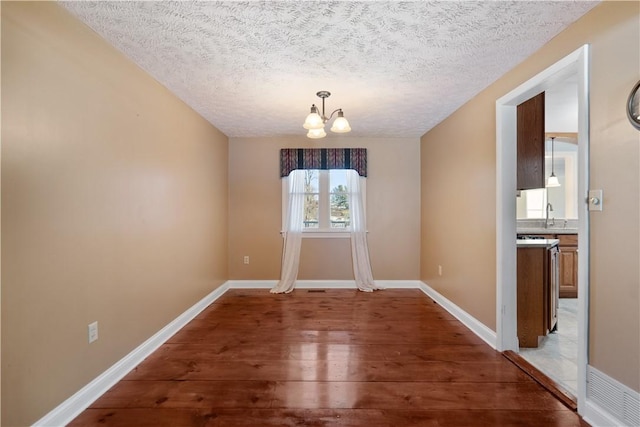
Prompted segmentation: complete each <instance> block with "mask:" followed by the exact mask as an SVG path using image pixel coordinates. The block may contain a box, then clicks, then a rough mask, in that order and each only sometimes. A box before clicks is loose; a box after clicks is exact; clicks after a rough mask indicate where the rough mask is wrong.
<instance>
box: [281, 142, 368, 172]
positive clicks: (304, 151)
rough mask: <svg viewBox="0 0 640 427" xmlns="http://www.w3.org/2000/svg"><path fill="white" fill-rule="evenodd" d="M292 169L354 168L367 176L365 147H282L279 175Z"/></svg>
mask: <svg viewBox="0 0 640 427" xmlns="http://www.w3.org/2000/svg"><path fill="white" fill-rule="evenodd" d="M294 169H355V171H356V172H358V175H360V176H365V177H366V176H367V149H366V148H283V149H281V150H280V177H281V178H282V177H285V176H289V174H290V173H291V171H292V170H294Z"/></svg>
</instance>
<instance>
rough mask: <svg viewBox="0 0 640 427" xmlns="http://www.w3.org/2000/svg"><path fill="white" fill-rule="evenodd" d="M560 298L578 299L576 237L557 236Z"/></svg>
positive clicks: (574, 235)
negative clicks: (558, 243)
mask: <svg viewBox="0 0 640 427" xmlns="http://www.w3.org/2000/svg"><path fill="white" fill-rule="evenodd" d="M558 239H560V255H559V264H560V268H559V271H560V275H559V279H560V280H559V282H560V283H559V284H560V298H578V235H577V234H559V235H558Z"/></svg>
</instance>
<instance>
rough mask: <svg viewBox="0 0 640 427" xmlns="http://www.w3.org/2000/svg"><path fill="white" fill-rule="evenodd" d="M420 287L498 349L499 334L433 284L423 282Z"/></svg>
mask: <svg viewBox="0 0 640 427" xmlns="http://www.w3.org/2000/svg"><path fill="white" fill-rule="evenodd" d="M420 289H421V290H422V292H424V293H425V294H427V295H428V296H429V297H430V298H431V299H433V300H434V301H435V302H437V303H438V304H440V305H441V306H442V307H443V308H444V309H445V310H447V311H448V312H449V313H451V314H452V315H453V317H455V318H456V319H458V320H459V321H460V322H462V324H463V325H465V326H466V327H467V328H469V329H470V330H471V332H473V333H474V334H476V335H477V336H478V337H480V339H482V340H483V341H484V342H486V343H487V344H489V345H490V346H491V347H492V348H493V349H496V348H497V347H496V344H497V335H496V333H495V332H494V331H492V330H491V329H489V328H488V327H486V326H485V325H484V324H483V323H481V322H479V321H478V320H477V319H476V318H475V317H473V316H471V315H470V314H469V313H467V312H466V311H464V310H463V309H461V308H460V307H458V306H457V305H455V304H454V303H452V302H451V301H449V300H448V299H447V298H445V297H444V296H443V295H441V294H440V293H438V292H437V291H436V290H435V289H433V288H432V287H431V286H429V285H427V284H426V283H424V282H421V284H420Z"/></svg>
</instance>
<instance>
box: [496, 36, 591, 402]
mask: <svg viewBox="0 0 640 427" xmlns="http://www.w3.org/2000/svg"><path fill="white" fill-rule="evenodd" d="M574 74H575V75H577V78H578V147H579V149H578V241H579V245H580V250H579V252H578V396H577V397H578V413H579V414H582V413H583V409H584V408H585V403H586V384H587V383H586V379H587V364H588V318H589V312H588V309H589V298H588V297H589V211H588V205H587V198H588V192H589V191H588V190H589V45H584V46H582V47H580V48H579V49H577V50H575V51H574V52H572V53H571V54H569V55H567V56H566V57H564V58H562V59H561V60H560V61H558V62H556V63H555V64H553V65H551V66H550V67H548V68H547V69H545V70H544V71H542V72H540V73H539V74H537V75H536V76H534V77H532V78H531V79H529V80H527V81H526V82H524V83H522V84H521V85H520V86H518V87H517V88H515V89H513V90H512V91H511V92H509V93H508V94H506V95H504V96H503V97H501V98H500V99H498V100H497V101H496V173H497V176H496V287H497V288H496V299H497V301H496V326H497V327H496V338H497V339H496V345H497V348H498V350H500V351H505V350H513V351H518V336H517V312H516V310H517V289H516V282H517V278H516V203H515V198H516V167H517V156H516V147H517V144H516V107H517V105H518V104H520V103H522V102H524V101H526V100H527V99H529V98H531V97H533V96H535V95H537V94H538V93H540V92H543V91H545V90H547V89H549V88H550V87H552V86H553V85H555V84H557V83H559V82H561V81H563V80H565V79H566V78H567V77H569V76H571V75H574Z"/></svg>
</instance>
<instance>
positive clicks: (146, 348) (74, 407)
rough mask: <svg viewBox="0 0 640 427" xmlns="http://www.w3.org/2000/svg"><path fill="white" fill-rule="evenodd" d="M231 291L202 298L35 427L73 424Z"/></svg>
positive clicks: (223, 285)
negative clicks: (118, 383)
mask: <svg viewBox="0 0 640 427" xmlns="http://www.w3.org/2000/svg"><path fill="white" fill-rule="evenodd" d="M227 289H228V285H227V283H224V284H222V285H221V286H220V287H218V288H217V289H216V290H214V291H213V292H211V293H210V294H209V295H207V296H205V297H204V298H202V299H201V300H200V301H198V302H197V303H196V304H194V305H193V306H192V307H190V308H189V309H187V311H185V312H184V313H182V314H181V315H180V316H178V317H177V318H176V319H174V320H173V321H172V322H171V323H169V324H168V325H167V326H165V327H164V328H162V329H161V330H159V331H158V332H157V333H156V334H154V335H153V336H152V337H151V338H149V339H148V340H146V341H145V342H143V343H142V344H140V345H139V346H138V347H137V348H136V349H134V350H133V351H132V352H131V353H129V354H127V355H126V356H125V357H123V358H122V359H120V360H119V361H118V362H116V363H115V364H114V365H113V366H111V367H110V368H109V369H107V370H106V371H104V372H103V373H102V374H100V375H99V376H98V377H96V378H95V379H94V380H93V381H91V382H90V383H89V384H87V385H86V386H84V387H83V388H82V389H80V390H79V391H78V392H77V393H75V394H74V395H73V396H71V397H69V398H68V399H67V400H65V401H64V402H62V403H61V404H60V405H58V406H57V407H56V408H54V409H53V410H52V411H51V412H49V413H48V414H47V415H45V416H44V417H42V418H41V419H39V420H38V421H36V422H35V423H34V424H33V425H34V426H43V427H44V426H47V427H53V426H64V425H67V424H69V423H70V422H71V421H72V420H73V419H74V418H76V417H77V416H78V415H80V413H81V412H82V411H84V410H85V409H87V408H88V407H89V406H90V405H91V404H92V403H93V402H95V401H96V400H97V399H98V398H99V397H100V396H102V395H103V394H104V393H106V392H107V390H109V389H110V388H111V387H113V386H114V385H115V384H116V383H117V382H118V381H120V380H121V379H122V378H123V377H124V376H125V375H127V374H128V373H129V372H130V371H131V370H132V369H133V368H135V367H136V366H138V365H139V364H140V363H141V362H142V361H143V360H144V359H145V358H146V357H148V356H149V355H150V354H151V353H153V352H154V351H156V350H157V349H158V347H160V346H161V345H162V344H164V343H165V342H166V341H167V340H168V339H169V338H171V337H172V336H173V335H174V334H175V333H176V332H178V331H179V330H180V329H181V328H182V327H183V326H185V325H186V324H187V323H189V322H190V321H191V320H192V319H193V318H194V317H196V316H197V315H198V314H199V313H200V312H201V311H202V310H204V309H205V308H207V307H208V306H209V305H210V304H211V303H212V302H213V301H215V300H216V299H218V298H220V296H222V294H224V293H225V292H226V291H227Z"/></svg>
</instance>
